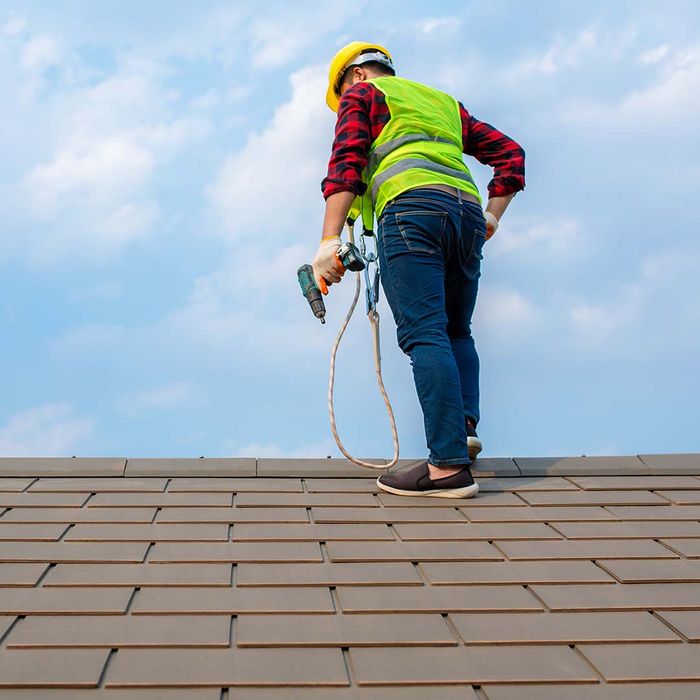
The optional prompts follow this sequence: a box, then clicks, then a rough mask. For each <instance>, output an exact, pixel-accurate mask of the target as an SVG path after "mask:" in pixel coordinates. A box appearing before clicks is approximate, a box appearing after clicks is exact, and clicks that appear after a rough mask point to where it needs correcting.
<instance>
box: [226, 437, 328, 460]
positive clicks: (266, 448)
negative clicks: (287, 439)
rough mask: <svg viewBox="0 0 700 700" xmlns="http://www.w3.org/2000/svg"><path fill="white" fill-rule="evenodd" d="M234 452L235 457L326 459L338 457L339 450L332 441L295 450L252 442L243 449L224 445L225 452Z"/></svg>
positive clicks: (234, 445)
mask: <svg viewBox="0 0 700 700" xmlns="http://www.w3.org/2000/svg"><path fill="white" fill-rule="evenodd" d="M232 451H233V452H234V454H233V456H234V457H287V458H304V457H308V458H310V459H311V458H317V459H318V458H325V457H328V456H329V455H333V456H335V455H337V454H339V453H338V448H337V447H336V444H335V442H333V440H332V439H330V438H328V439H326V440H321V441H319V442H315V443H312V444H310V445H304V446H302V447H298V448H295V449H291V450H290V449H289V448H286V447H282V446H280V445H279V444H277V443H276V442H266V443H261V442H251V443H250V444H248V445H244V446H243V447H239V448H237V447H236V444H235V443H233V442H228V443H226V444H225V445H224V449H223V452H224V453H227V452H232Z"/></svg>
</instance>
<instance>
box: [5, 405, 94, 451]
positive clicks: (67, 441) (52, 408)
mask: <svg viewBox="0 0 700 700" xmlns="http://www.w3.org/2000/svg"><path fill="white" fill-rule="evenodd" d="M92 428H93V421H92V420H91V419H87V418H83V417H80V416H78V415H76V413H75V411H74V409H73V407H72V406H71V405H70V404H69V403H66V402H60V403H46V404H42V405H40V406H36V407H34V408H30V409H27V410H26V411H21V412H19V413H16V414H15V415H13V416H11V417H10V419H9V420H8V422H7V423H6V424H5V425H4V426H2V427H0V454H2V455H3V456H8V457H9V456H12V457H48V456H63V455H71V454H75V453H76V452H77V451H78V449H79V448H80V445H81V444H82V443H83V441H84V440H85V439H86V438H87V437H88V436H89V435H90V433H91V432H92Z"/></svg>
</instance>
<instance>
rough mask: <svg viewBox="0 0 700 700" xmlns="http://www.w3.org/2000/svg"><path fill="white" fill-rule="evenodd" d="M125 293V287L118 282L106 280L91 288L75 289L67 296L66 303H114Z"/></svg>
mask: <svg viewBox="0 0 700 700" xmlns="http://www.w3.org/2000/svg"><path fill="white" fill-rule="evenodd" d="M123 293H124V285H123V284H122V283H121V282H117V281H116V280H105V281H104V282H98V283H97V284H94V285H92V286H91V287H86V288H83V289H74V290H72V291H70V292H68V293H67V294H66V297H65V298H66V301H69V302H82V301H113V300H114V299H118V298H119V297H121V296H122V294H123Z"/></svg>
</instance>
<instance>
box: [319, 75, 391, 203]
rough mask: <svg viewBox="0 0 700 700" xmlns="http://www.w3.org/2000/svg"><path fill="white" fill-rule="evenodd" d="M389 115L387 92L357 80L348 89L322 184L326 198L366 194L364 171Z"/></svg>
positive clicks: (336, 125)
mask: <svg viewBox="0 0 700 700" xmlns="http://www.w3.org/2000/svg"><path fill="white" fill-rule="evenodd" d="M390 117H391V114H390V113H389V107H388V106H387V104H386V100H385V99H384V95H383V94H382V93H381V92H380V91H379V90H377V88H375V87H374V85H372V84H371V83H356V84H355V85H353V86H352V87H351V88H350V89H348V90H346V91H345V93H344V94H343V97H342V98H341V100H340V105H339V107H338V120H337V121H336V124H335V139H334V140H333V151H332V153H331V159H330V161H329V163H328V174H327V176H326V177H325V179H324V180H323V182H322V183H321V191H322V192H323V197H324V198H325V199H328V197H330V196H331V195H332V194H335V193H336V192H353V193H354V194H356V195H362V194H364V192H365V190H366V189H367V186H366V185H365V183H364V182H362V171H363V170H364V169H365V166H366V165H367V159H368V155H369V149H370V146H371V145H372V143H373V142H374V141H375V140H376V139H377V137H378V136H379V134H380V133H381V131H382V129H383V128H384V125H385V124H386V123H387V122H388V121H389V119H390Z"/></svg>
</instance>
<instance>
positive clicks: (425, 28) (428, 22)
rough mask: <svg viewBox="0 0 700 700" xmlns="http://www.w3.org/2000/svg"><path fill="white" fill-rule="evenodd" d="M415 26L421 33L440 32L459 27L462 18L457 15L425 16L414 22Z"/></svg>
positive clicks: (454, 29)
mask: <svg viewBox="0 0 700 700" xmlns="http://www.w3.org/2000/svg"><path fill="white" fill-rule="evenodd" d="M415 26H416V28H417V29H418V31H419V32H420V33H421V34H425V35H431V34H442V33H445V32H453V31H456V30H457V29H459V28H460V27H461V26H462V20H461V19H460V18H459V17H427V18H426V19H421V20H419V21H418V22H416V24H415Z"/></svg>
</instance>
